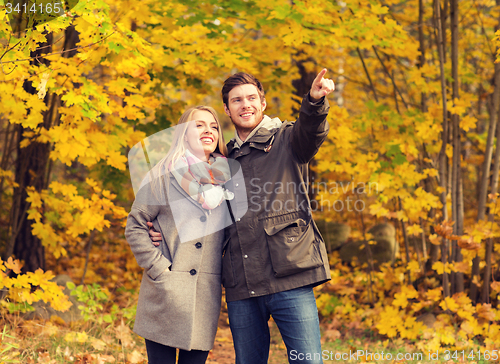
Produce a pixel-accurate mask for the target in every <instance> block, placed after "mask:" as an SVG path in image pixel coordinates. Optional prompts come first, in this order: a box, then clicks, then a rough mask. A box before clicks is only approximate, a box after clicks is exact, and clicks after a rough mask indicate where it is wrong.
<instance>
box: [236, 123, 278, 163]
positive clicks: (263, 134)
mask: <svg viewBox="0 0 500 364" xmlns="http://www.w3.org/2000/svg"><path fill="white" fill-rule="evenodd" d="M280 126H281V122H280V125H279V126H277V127H275V128H272V129H267V128H266V127H260V128H259V129H258V130H257V131H256V132H255V134H254V135H252V136H251V137H250V138H247V139H246V140H245V142H244V143H243V144H242V145H241V147H238V143H237V142H236V139H231V140H230V141H229V143H227V152H228V155H230V154H231V152H232V151H234V150H236V149H242V150H243V149H244V147H245V146H247V145H248V146H250V147H252V148H256V149H261V150H264V149H265V148H266V146H267V145H268V144H270V143H272V141H271V138H273V137H274V134H276V133H277V132H278V130H279V127H280ZM245 154H247V153H245Z"/></svg>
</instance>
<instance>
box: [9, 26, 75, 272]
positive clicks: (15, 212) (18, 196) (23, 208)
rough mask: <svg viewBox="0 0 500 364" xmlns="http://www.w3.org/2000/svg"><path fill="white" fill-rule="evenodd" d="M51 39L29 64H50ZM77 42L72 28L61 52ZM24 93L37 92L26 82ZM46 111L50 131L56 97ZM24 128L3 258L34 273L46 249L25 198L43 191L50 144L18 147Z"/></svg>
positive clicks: (55, 114) (49, 98) (41, 265)
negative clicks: (14, 260)
mask: <svg viewBox="0 0 500 364" xmlns="http://www.w3.org/2000/svg"><path fill="white" fill-rule="evenodd" d="M52 42H53V36H52V34H48V35H47V42H46V43H41V44H39V45H38V48H39V49H40V48H41V49H40V50H37V51H34V52H32V53H31V57H36V58H37V59H36V60H34V61H32V64H40V63H42V64H45V65H49V61H48V60H46V59H44V58H43V55H44V54H46V53H50V52H51V51H52V44H53V43H52ZM77 42H78V34H77V32H76V31H75V30H74V28H73V27H70V28H68V29H66V31H65V43H64V50H67V49H72V48H74V47H75V45H76V43H77ZM74 54H75V52H67V53H64V57H70V56H73V55H74ZM23 87H24V89H25V90H26V92H29V93H31V94H33V95H36V94H37V90H36V89H35V88H34V87H33V85H32V83H31V82H29V81H25V83H24V85H23ZM44 101H45V103H46V104H47V110H46V111H45V112H44V113H43V127H44V128H45V129H47V130H48V129H50V128H51V126H52V125H53V123H54V122H57V120H58V119H59V115H58V111H57V109H58V105H59V103H60V100H59V96H58V95H56V94H47V95H46V96H45V100H44ZM26 130H32V129H26V128H24V127H23V126H22V125H18V126H17V159H16V162H15V181H16V183H18V184H19V187H17V188H15V189H14V196H13V203H12V209H11V221H12V230H11V237H10V240H9V244H8V247H7V249H6V252H5V257H9V256H10V255H12V254H14V256H15V257H16V258H17V259H21V260H23V261H24V266H23V269H22V272H23V273H25V272H33V271H35V270H36V269H38V268H42V269H43V270H45V250H44V247H43V246H42V243H41V241H40V239H38V238H37V237H36V236H34V235H33V234H32V229H31V221H30V220H28V219H27V210H28V208H29V203H28V202H27V201H26V198H27V196H28V195H27V190H26V189H27V187H33V188H34V189H35V191H37V192H40V191H42V190H43V189H46V188H47V186H48V184H49V182H50V176H49V170H50V162H49V156H50V151H51V145H50V144H48V143H38V142H31V143H30V144H29V145H28V146H27V147H25V148H21V147H20V145H21V142H22V141H23V140H24V139H25V138H24V136H23V133H24V132H25V131H26Z"/></svg>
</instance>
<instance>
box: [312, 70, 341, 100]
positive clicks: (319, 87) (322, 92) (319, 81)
mask: <svg viewBox="0 0 500 364" xmlns="http://www.w3.org/2000/svg"><path fill="white" fill-rule="evenodd" d="M325 73H326V68H323V69H322V70H321V72H320V73H318V75H317V76H316V78H315V79H314V81H313V83H312V86H311V91H310V92H309V96H310V98H311V101H312V102H317V101H319V100H320V99H321V98H322V97H323V96H326V95H328V94H329V93H331V92H332V91H333V90H335V84H334V83H333V81H332V80H330V79H329V78H323V76H324V75H325Z"/></svg>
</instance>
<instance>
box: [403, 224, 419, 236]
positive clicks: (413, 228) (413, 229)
mask: <svg viewBox="0 0 500 364" xmlns="http://www.w3.org/2000/svg"><path fill="white" fill-rule="evenodd" d="M406 231H407V233H408V234H409V235H419V234H422V232H423V231H422V228H421V227H420V225H417V224H413V225H410V226H408V227H407V228H406Z"/></svg>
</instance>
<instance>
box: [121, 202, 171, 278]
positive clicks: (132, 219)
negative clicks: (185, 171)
mask: <svg viewBox="0 0 500 364" xmlns="http://www.w3.org/2000/svg"><path fill="white" fill-rule="evenodd" d="M136 202H137V201H136ZM159 209H160V206H148V208H145V206H137V205H136V203H135V202H134V205H133V206H132V211H130V214H129V215H128V218H127V226H126V228H125V237H126V238H127V242H128V243H129V245H130V248H131V249H132V252H133V253H134V256H135V259H136V260H137V263H138V264H139V265H140V266H141V267H142V268H144V269H145V270H146V274H147V275H148V276H149V277H150V278H151V279H156V278H157V277H158V276H159V275H160V274H161V273H163V272H164V271H165V270H167V269H168V268H169V267H170V266H171V265H172V262H171V261H170V260H168V259H167V258H166V257H165V256H164V255H163V254H162V253H161V251H160V249H158V248H156V247H155V246H153V245H152V244H151V239H150V237H149V228H148V225H147V222H148V221H153V220H154V219H155V218H156V216H157V215H158V211H159ZM148 210H154V211H148Z"/></svg>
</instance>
